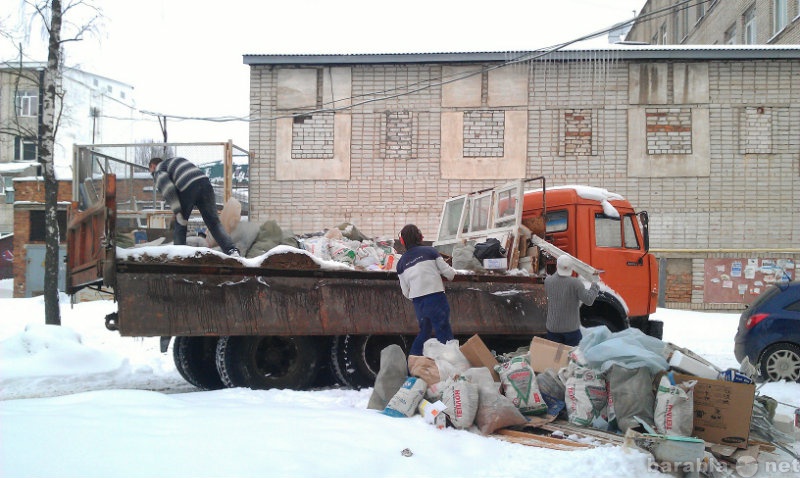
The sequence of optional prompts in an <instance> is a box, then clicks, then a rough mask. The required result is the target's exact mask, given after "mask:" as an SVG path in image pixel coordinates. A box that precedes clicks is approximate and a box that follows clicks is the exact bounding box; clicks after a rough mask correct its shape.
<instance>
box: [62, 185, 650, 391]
mask: <svg viewBox="0 0 800 478" xmlns="http://www.w3.org/2000/svg"><path fill="white" fill-rule="evenodd" d="M131 176H132V177H134V176H135V175H134V174H132V175H131ZM76 179H77V180H78V181H80V179H81V178H76ZM94 179H95V180H96V181H99V182H102V184H98V185H97V187H96V188H94V190H97V191H100V192H101V193H100V194H98V196H97V198H96V200H95V201H93V202H87V201H83V202H81V199H82V198H79V197H76V198H74V201H73V203H72V206H71V208H70V212H69V220H68V227H67V229H68V239H67V247H68V252H67V269H68V270H67V288H68V292H69V293H72V294H74V293H76V292H78V291H79V290H80V289H82V288H85V287H98V288H99V287H101V286H105V287H106V288H110V289H111V290H112V292H113V295H114V299H115V300H116V301H117V303H118V307H117V312H115V313H113V314H110V315H109V316H108V317H106V326H107V328H109V329H110V330H113V331H117V332H118V333H120V334H121V335H123V336H142V337H146V336H149V337H161V338H162V350H163V351H165V352H166V351H167V350H168V349H169V344H170V343H171V344H172V353H173V357H174V360H175V365H176V367H177V369H178V371H179V372H180V373H181V374H182V375H183V377H184V378H186V380H187V381H189V382H190V383H192V384H194V385H196V386H198V387H199V388H203V389H217V388H223V387H251V388H273V387H275V388H295V389H302V388H307V387H310V386H314V385H317V384H320V380H321V379H322V377H327V379H329V380H335V381H336V382H338V383H339V384H341V385H343V386H352V387H363V386H371V385H372V383H373V382H374V378H375V375H376V373H377V371H378V368H379V365H380V352H381V350H382V349H383V348H384V347H386V346H387V345H388V344H392V343H396V344H400V345H401V346H402V347H404V348H406V347H407V346H409V345H410V343H411V340H412V339H413V337H414V336H415V335H416V333H417V330H418V328H417V323H416V318H415V316H414V310H413V307H412V305H411V302H410V301H408V300H406V299H405V298H404V297H403V296H402V294H401V292H400V286H399V284H398V280H397V274H396V273H395V272H392V271H362V270H352V269H351V270H342V269H341V268H327V267H325V265H324V261H323V262H322V263H321V262H320V261H319V260H317V258H315V257H313V256H311V255H310V254H309V253H308V252H307V251H304V250H300V249H293V250H284V251H283V252H282V253H275V254H270V253H267V254H266V255H264V256H263V257H258V258H250V259H235V258H229V257H223V256H222V255H217V254H215V253H213V252H212V251H210V250H207V249H205V250H203V249H198V251H199V252H201V254H199V255H195V254H191V255H190V256H185V257H176V256H175V254H173V253H172V252H171V251H173V250H174V246H167V247H148V248H146V253H142V252H141V250H137V249H135V248H127V249H125V248H122V247H120V245H119V244H118V238H119V237H120V234H121V233H124V232H130V231H128V230H127V229H125V228H128V227H130V226H124V225H123V224H125V223H124V222H123V221H122V219H123V218H124V217H129V216H130V214H131V213H130V212H127V211H122V210H121V209H120V208H122V207H123V206H122V205H123V201H118V200H117V192H118V188H117V178H116V176H115V175H113V174H106V175H102V177H100V178H97V177H95V178H94ZM526 184H527V183H526V182H525V181H518V182H516V183H513V184H512V185H511V186H504V187H501V188H495V189H492V190H489V191H485V192H481V193H480V194H479V195H478V196H475V195H464V196H463V197H461V198H462V199H463V201H462V206H464V205H469V209H470V210H471V211H472V213H473V214H472V215H471V218H472V219H473V220H474V221H472V222H470V221H466V222H465V219H464V218H465V216H466V215H465V214H464V209H463V207H462V211H460V212H459V214H458V223H457V224H456V226H455V227H457V228H459V231H461V229H464V228H466V229H464V230H465V231H467V235H470V234H472V236H470V237H472V238H479V237H480V234H482V233H488V234H484V235H485V236H487V237H488V236H498V235H499V236H501V237H503V238H504V240H506V241H507V243H508V244H509V251H510V254H509V257H508V259H509V260H510V261H511V262H510V263H509V265H508V267H509V268H510V267H511V265H514V264H517V262H518V259H519V254H520V253H521V252H522V251H525V252H526V253H528V251H538V252H537V262H541V264H544V265H546V264H547V262H548V261H549V260H550V259H552V255H553V254H555V255H557V254H559V253H560V252H559V249H553V250H551V251H550V252H549V253H548V252H547V248H548V247H551V246H545V245H542V246H541V247H540V246H535V247H534V246H531V240H530V239H531V238H535V239H538V240H544V239H546V240H549V241H552V242H553V243H555V244H557V245H559V246H560V247H562V248H563V249H564V251H566V252H569V253H571V254H573V255H575V256H576V257H577V258H579V259H582V260H583V261H585V262H587V263H588V264H590V265H591V266H594V267H596V268H598V269H602V270H603V271H605V272H603V274H601V277H602V279H603V281H604V282H605V283H606V286H604V287H603V290H602V292H601V294H600V296H599V297H598V299H597V301H596V302H595V304H594V305H593V306H592V307H591V308H584V309H585V310H583V311H582V316H583V318H584V321H585V324H586V325H598V324H604V325H607V326H608V327H609V328H611V329H612V330H620V329H623V328H626V327H628V326H629V324H630V322H629V317H630V318H631V319H633V320H634V321H635V322H634V325H636V326H638V327H640V328H642V329H643V330H646V331H647V332H649V333H651V334H653V335H657V334H658V333H660V328H658V327H656V326H654V325H653V324H652V323H650V322H649V321H648V320H647V315H648V314H649V313H650V312H652V311H653V310H654V308H655V305H654V299H655V286H654V278H655V277H656V270H655V262H654V260H653V258H652V256H650V255H649V254H648V253H647V248H646V244H647V235H646V228H644V229H642V228H640V225H639V221H638V220H637V216H636V215H635V214H634V211H633V208H632V207H631V206H630V204H628V203H627V201H624V200H622V199H619V198H617V197H616V196H609V197H608V198H606V199H605V200H606V201H607V202H608V203H609V204H610V205H611V207H612V209H613V211H612V210H611V209H604V205H603V201H597V200H594V199H591V198H586V197H585V196H586V194H581V192H582V191H581V190H580V189H575V188H573V189H569V188H564V189H563V190H562V189H555V190H547V192H546V204H545V194H541V193H536V192H532V193H525V191H524V187H525V185H526ZM122 189H123V188H122V187H120V190H122ZM75 191H76V194H81V191H80V190H79V189H78V188H76V189H75ZM487 197H488V202H486V201H485V198H487ZM523 198H524V201H523ZM504 201H505V202H504ZM153 202H154V204H157V201H155V200H154V201H153ZM501 204H503V205H504V206H503V211H502V212H498V211H499V210H498V205H501ZM520 204H524V207H522V208H520V207H519V205H520ZM483 206H486V207H488V208H489V209H487V210H486V211H487V215H486V217H485V224H484V226H485V227H484V229H483V230H482V231H479V229H480V228H479V227H478V225H477V222H475V221H478V220H479V214H478V213H479V212H480V211H482V209H480V208H481V207H483ZM545 206H546V207H545ZM452 207H453V203H452V200H448V202H447V204H446V205H445V214H443V226H442V227H443V231H444V232H445V234H444V235H443V234H441V233H440V241H438V242H437V247H440V248H443V249H447V248H448V247H449V246H450V245H453V244H456V242H457V241H461V240H462V239H468V238H467V237H461V235H460V234H454V235H453V238H452V239H454V240H453V241H451V242H448V241H450V239H447V237H446V236H447V234H446V230H447V227H448V226H450V225H451V223H452V219H451V216H452V215H453V214H454V212H453V211H454V209H452ZM605 207H606V208H607V207H608V205H605ZM614 211H616V213H615V212H614ZM140 212H141V211H139V212H137V214H139V213H140ZM536 217H538V218H540V219H539V222H541V218H542V217H544V218H546V227H545V230H543V231H538V232H541V233H542V236H541V237H540V236H535V235H530V234H528V231H530V229H529V228H527V227H524V226H523V221H526V223H527V221H529V220H531V219H533V218H536ZM638 217H639V218H642V217H645V218H646V216H643V215H640V216H638ZM533 222H536V219H533ZM137 224H138V227H147V226H146V224H142V222H141V221H139V222H138V223H137ZM465 224H466V225H465ZM645 224H646V221H645ZM162 227H163V226H162ZM162 230H163V229H162ZM529 236H530V237H529ZM442 241H443V242H442ZM171 247H172V249H171ZM290 249H291V248H290ZM561 253H563V252H561ZM526 257H527V256H526ZM540 257H541V261H539V258H540ZM548 257H549V258H550V259H548ZM515 258H516V259H517V261H516V262H515V261H514V259H515ZM590 265H587V267H591V266H590ZM537 272H539V268H538V267H537V270H536V271H532V272H524V273H521V272H520V271H511V270H509V271H500V272H497V271H480V272H470V273H462V274H458V275H457V276H456V279H455V280H454V281H452V282H447V291H446V292H447V295H448V299H449V301H450V304H451V309H452V325H453V331H454V333H455V334H456V336H457V337H458V338H459V339H461V340H462V341H463V340H464V339H466V338H469V337H470V336H472V335H474V334H479V335H480V337H481V338H482V339H483V341H484V342H485V343H486V344H487V345H488V346H489V347H490V348H492V349H494V350H495V351H496V352H497V353H504V352H508V351H512V350H515V349H516V348H517V347H518V346H519V345H527V344H529V343H530V340H531V338H532V337H533V336H535V335H543V334H544V333H545V332H546V330H545V318H546V296H545V293H544V286H543V275H542V274H540V273H537Z"/></svg>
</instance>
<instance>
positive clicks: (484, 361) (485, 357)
mask: <svg viewBox="0 0 800 478" xmlns="http://www.w3.org/2000/svg"><path fill="white" fill-rule="evenodd" d="M460 349H461V353H462V354H464V357H466V358H467V360H469V364H470V365H472V366H473V367H486V368H488V369H489V371H490V372H492V378H494V381H495V382H499V381H500V375H498V374H497V372H495V371H494V366H495V365H497V364H498V362H497V359H496V358H494V355H493V354H492V352H491V350H489V348H488V347H487V346H486V344H484V343H483V340H481V338H480V337H478V335H477V334H475V335H473V336H472V337H470V338H469V340H467V341H466V342H464V345H462V346H461V347H460Z"/></svg>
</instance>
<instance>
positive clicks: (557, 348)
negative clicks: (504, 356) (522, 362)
mask: <svg viewBox="0 0 800 478" xmlns="http://www.w3.org/2000/svg"><path fill="white" fill-rule="evenodd" d="M573 348H575V347H570V346H568V345H564V344H560V343H558V342H553V341H550V340H547V339H543V338H541V337H534V338H533V340H531V348H530V362H531V367H532V368H533V371H534V372H536V373H541V372H544V371H545V370H547V369H548V368H552V369H553V370H555V371H556V372H557V371H558V370H560V369H561V368H562V367H566V366H567V360H568V359H569V353H570V351H571V350H572V349H573Z"/></svg>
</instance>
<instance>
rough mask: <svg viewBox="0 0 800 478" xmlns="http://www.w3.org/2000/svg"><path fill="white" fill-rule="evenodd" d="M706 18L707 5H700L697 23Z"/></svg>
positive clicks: (698, 6)
mask: <svg viewBox="0 0 800 478" xmlns="http://www.w3.org/2000/svg"><path fill="white" fill-rule="evenodd" d="M704 16H706V4H705V3H700V4H699V5H697V21H698V22H699V21H700V20H702V19H703V17H704Z"/></svg>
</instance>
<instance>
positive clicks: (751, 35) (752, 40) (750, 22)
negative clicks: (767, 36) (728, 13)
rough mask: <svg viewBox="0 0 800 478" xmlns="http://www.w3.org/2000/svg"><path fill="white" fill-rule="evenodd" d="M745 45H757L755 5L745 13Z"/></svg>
mask: <svg viewBox="0 0 800 478" xmlns="http://www.w3.org/2000/svg"><path fill="white" fill-rule="evenodd" d="M744 44H745V45H755V44H756V7H755V5H753V6H752V7H750V8H748V9H747V11H746V12H744Z"/></svg>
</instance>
